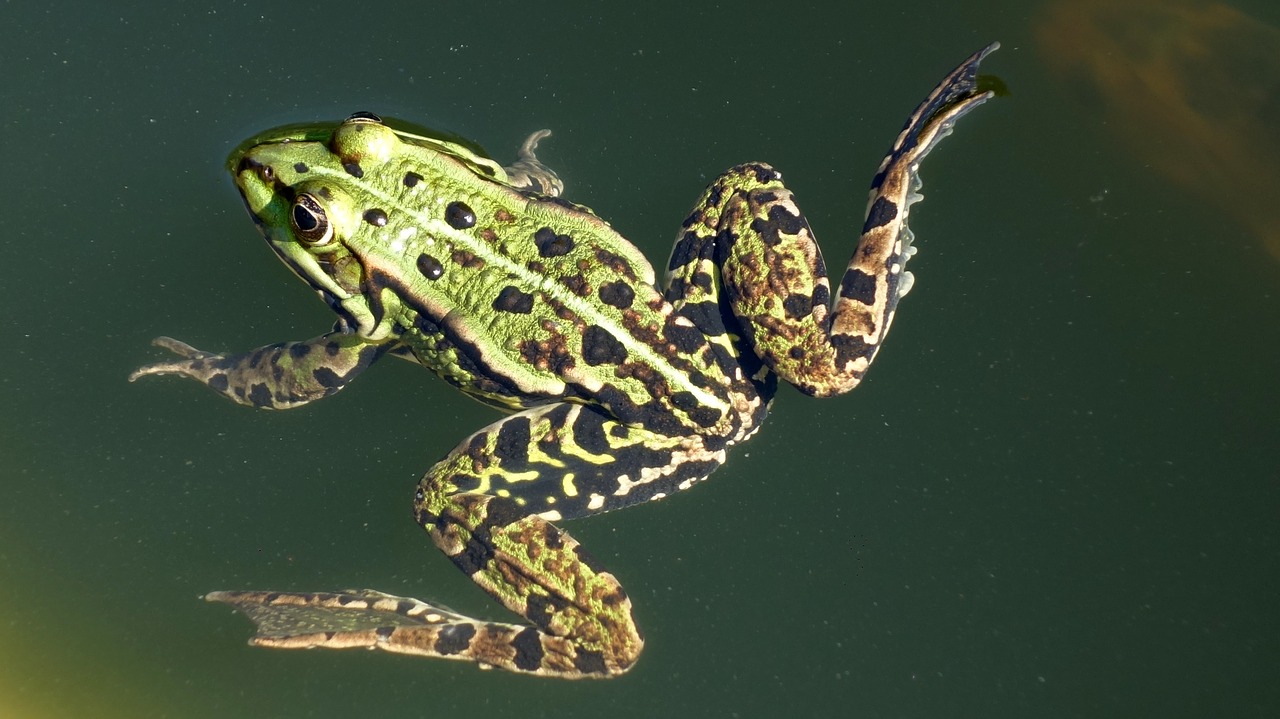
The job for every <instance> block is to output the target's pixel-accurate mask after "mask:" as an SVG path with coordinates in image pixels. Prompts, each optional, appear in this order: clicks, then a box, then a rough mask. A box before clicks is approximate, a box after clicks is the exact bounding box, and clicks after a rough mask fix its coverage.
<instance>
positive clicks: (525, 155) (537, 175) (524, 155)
mask: <svg viewBox="0 0 1280 719" xmlns="http://www.w3.org/2000/svg"><path fill="white" fill-rule="evenodd" d="M548 137H551V131H550V130H538V131H537V132H535V133H533V134H532V135H529V136H528V137H526V138H525V140H524V143H523V144H521V145H520V149H519V150H518V151H517V152H516V161H515V162H513V163H511V165H509V166H507V167H504V168H502V169H504V170H506V171H507V179H508V180H509V181H510V182H511V184H513V185H515V186H516V187H519V188H521V189H524V190H533V191H534V192H540V193H542V194H544V195H550V196H552V197H559V196H560V193H562V192H564V182H563V181H562V180H561V179H560V177H559V176H558V175H556V173H555V171H554V170H552V169H551V168H550V167H547V166H546V165H544V164H543V163H542V161H541V160H539V159H538V155H537V154H536V153H535V152H534V150H536V149H538V143H539V142H540V141H541V140H543V139H544V138H548Z"/></svg>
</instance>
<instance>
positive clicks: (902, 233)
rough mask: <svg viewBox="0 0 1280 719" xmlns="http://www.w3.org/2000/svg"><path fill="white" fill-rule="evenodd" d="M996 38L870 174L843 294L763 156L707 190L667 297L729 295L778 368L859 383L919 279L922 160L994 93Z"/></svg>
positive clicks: (830, 388)
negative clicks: (913, 265)
mask: <svg viewBox="0 0 1280 719" xmlns="http://www.w3.org/2000/svg"><path fill="white" fill-rule="evenodd" d="M997 47H998V45H992V46H990V47H988V48H985V49H983V50H982V51H980V52H978V53H976V54H974V55H973V56H972V57H970V58H969V59H968V60H966V61H965V62H964V63H963V64H961V65H960V67H958V68H956V69H955V70H954V71H952V72H951V74H949V75H948V76H947V77H946V78H944V79H943V81H942V83H941V84H939V85H938V87H936V88H935V89H934V90H933V92H931V93H930V94H929V96H928V97H927V98H925V100H924V102H923V103H921V104H920V106H919V107H918V108H916V110H915V112H914V113H913V114H912V115H911V117H910V118H909V119H908V121H907V123H906V126H905V127H904V128H903V130H902V132H901V134H899V135H898V138H897V140H896V141H895V142H894V144H893V147H892V149H891V150H890V151H889V154H888V155H887V156H886V157H885V159H884V162H883V163H881V165H880V170H879V172H878V173H877V174H876V176H875V179H874V180H873V181H872V184H871V193H870V201H869V202H868V206H867V217H866V222H865V224H864V226H863V230H862V237H861V239H860V241H859V243H858V247H857V249H856V250H855V252H854V254H853V258H852V259H851V260H850V261H849V264H848V267H847V268H846V270H845V273H844V277H843V279H842V280H841V282H840V287H839V292H838V294H837V295H836V297H835V298H834V303H833V302H832V299H833V298H832V297H831V288H830V283H829V281H828V279H827V270H826V266H825V264H824V263H823V261H822V254H821V252H820V251H819V249H818V245H817V242H816V241H815V240H814V238H813V233H812V231H811V230H810V228H809V222H808V221H807V220H806V219H805V217H804V215H803V214H802V213H801V212H800V210H799V208H798V207H797V206H796V203H795V200H794V199H793V197H792V195H791V192H790V190H788V189H787V188H786V187H785V186H784V185H783V184H782V176H781V175H780V174H778V172H776V171H775V170H774V169H773V168H771V167H769V166H768V165H764V164H750V165H742V166H739V167H735V168H733V169H731V170H729V171H728V172H726V173H724V174H723V175H721V176H720V177H719V178H717V179H716V180H715V181H713V182H712V183H711V185H710V187H708V188H707V191H706V192H705V193H704V194H703V196H702V198H701V199H700V200H699V202H698V204H697V205H695V209H694V211H693V213H692V214H691V215H690V216H689V218H688V219H687V220H686V221H685V225H684V231H683V234H682V235H681V237H680V239H679V240H678V241H677V242H676V246H675V248H674V250H673V252H672V256H671V262H670V264H669V288H668V291H667V297H668V299H670V300H672V301H682V302H684V303H690V302H702V301H705V300H706V299H707V298H709V297H713V296H715V294H716V292H721V293H723V296H724V297H726V298H727V300H728V305H729V306H730V307H731V309H732V311H733V314H734V315H735V316H736V317H737V320H738V324H739V326H740V327H741V328H742V331H743V333H744V334H745V340H746V341H747V342H748V343H749V344H750V345H751V348H752V350H753V352H754V353H755V354H756V355H757V356H759V357H760V358H761V359H762V360H763V361H764V363H765V364H766V365H767V366H768V367H769V368H770V369H772V370H773V371H774V372H777V373H778V375H779V376H780V377H782V378H783V379H785V380H787V381H788V382H791V383H792V384H794V385H795V386H796V387H798V388H799V389H800V390H802V391H804V392H806V393H808V394H812V395H815V396H830V395H835V394H841V393H844V392H847V391H849V390H851V389H853V388H854V387H855V386H856V385H857V384H858V383H859V382H860V381H861V380H862V377H863V375H864V373H865V372H866V370H867V367H868V366H869V365H870V364H871V361H872V360H873V359H874V358H875V355H876V353H877V352H878V351H879V349H880V347H881V345H882V343H883V341H884V338H885V335H886V334H887V333H888V331H889V325H890V324H891V322H892V321H893V316H894V312H895V310H896V309H897V305H898V300H899V299H900V298H901V297H902V296H903V295H905V294H906V293H907V291H908V290H910V288H911V283H912V277H911V274H910V273H909V272H907V271H906V270H905V266H906V262H907V260H908V259H909V258H910V257H911V255H913V254H914V252H915V248H913V247H912V246H911V241H912V234H911V230H910V229H909V228H908V227H907V212H908V209H909V208H910V206H911V204H912V203H914V202H916V201H917V200H919V199H920V195H919V194H917V192H916V190H918V189H919V186H920V178H919V174H918V171H919V167H920V162H921V161H922V160H923V159H924V157H925V155H927V154H928V153H929V151H930V150H932V149H933V148H934V146H936V145H937V143H938V142H939V141H940V140H941V139H942V138H943V137H945V136H946V135H948V134H950V132H951V129H952V126H953V125H954V124H955V122H956V120H957V119H958V118H959V117H961V116H962V115H964V114H965V113H967V112H969V111H970V110H972V109H973V108H975V107H977V106H978V105H980V104H981V103H983V102H984V101H986V100H987V99H988V98H990V97H991V96H992V93H991V92H985V91H979V89H978V83H977V70H978V64H979V63H980V62H981V61H982V59H983V58H984V57H985V56H986V55H987V54H988V53H990V52H991V51H993V50H995V49H996V48H997ZM717 284H719V285H720V286H719V287H717Z"/></svg>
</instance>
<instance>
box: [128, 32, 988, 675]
mask: <svg viewBox="0 0 1280 719" xmlns="http://www.w3.org/2000/svg"><path fill="white" fill-rule="evenodd" d="M994 48H995V46H994V45H993V46H992V47H990V48H987V49H985V50H983V51H981V52H979V53H977V54H975V55H974V56H973V57H971V58H969V59H968V60H966V61H965V63H964V64H962V65H961V66H960V67H959V68H957V69H956V70H955V71H954V72H952V73H951V74H950V75H949V76H947V78H945V79H944V80H943V82H942V83H941V84H940V85H939V86H938V87H937V88H936V89H935V90H934V91H933V93H931V94H930V95H929V97H928V98H927V99H926V100H925V102H924V103H923V104H922V105H921V106H920V107H919V108H918V109H917V110H916V112H915V113H914V114H913V115H912V116H911V118H910V119H909V121H908V123H907V125H906V127H905V128H904V129H903V131H902V133H901V134H900V135H899V136H898V139H897V140H896V142H895V143H894V146H893V149H892V150H891V151H890V153H889V155H888V156H887V157H886V158H885V160H884V163H883V164H882V165H881V167H880V170H879V172H878V174H877V175H876V178H875V180H874V181H873V183H872V189H871V200H870V202H869V204H868V213H867V219H866V223H865V225H864V227H863V232H862V235H861V238H860V240H859V243H858V247H857V249H856V250H855V252H854V256H853V258H852V260H851V261H850V263H849V265H848V267H847V268H846V270H845V272H844V274H843V278H842V279H841V282H840V284H839V286H838V288H837V290H836V292H835V294H834V296H833V294H832V289H831V286H830V283H829V282H828V279H827V275H826V268H825V266H824V264H823V261H822V257H821V254H820V252H819V250H818V246H817V244H816V243H815V241H814V239H813V236H812V233H811V231H810V229H809V224H808V222H807V221H806V220H805V218H804V215H803V214H802V213H801V212H800V210H799V209H798V208H797V206H796V204H795V201H794V199H793V198H792V196H791V193H790V192H789V191H788V190H787V189H786V188H785V187H784V186H783V184H782V178H781V176H780V175H779V174H778V173H777V172H776V171H775V170H773V169H772V168H770V167H769V166H767V165H763V164H748V165H742V166H739V167H735V168H733V169H731V170H729V171H727V172H725V173H724V174H723V175H721V176H720V177H719V178H717V179H716V180H714V181H713V182H712V183H711V185H710V186H709V187H708V188H707V190H706V192H705V193H704V194H703V196H702V198H701V199H699V201H698V203H697V204H696V205H695V207H694V210H693V212H692V213H691V214H690V215H689V217H688V218H687V219H686V220H685V222H684V225H683V229H682V231H681V235H680V237H679V238H678V239H677V242H676V244H675V247H674V249H673V252H672V255H671V259H670V262H669V264H668V278H667V283H666V290H665V292H662V291H659V289H658V288H657V284H656V281H655V277H654V273H653V269H652V267H651V266H650V265H649V263H648V262H647V261H646V260H645V258H644V257H643V256H642V255H641V254H640V253H639V251H637V250H636V249H635V248H634V247H633V246H632V245H631V244H630V243H628V242H627V241H626V240H625V239H623V238H622V237H620V236H619V235H618V234H617V233H615V232H614V231H613V229H612V228H610V227H609V225H608V224H606V223H605V222H604V221H602V220H601V219H600V218H598V217H597V216H596V215H595V214H594V213H592V212H591V211H590V210H587V209H586V208H582V207H579V206H576V205H573V204H572V203H569V202H567V201H565V200H562V199H561V198H560V197H559V196H558V195H559V193H560V191H561V189H562V187H563V186H562V185H561V183H560V181H559V178H557V177H556V176H555V173H553V172H551V171H550V170H549V169H548V168H546V167H545V166H544V165H542V164H541V163H540V162H539V161H538V160H537V157H536V156H535V154H534V150H535V148H536V145H537V142H538V140H540V139H542V138H543V137H545V136H546V134H547V133H546V132H545V131H543V132H540V133H535V134H534V135H533V136H531V137H530V138H529V139H528V140H527V141H526V143H525V145H524V146H523V147H522V148H521V151H520V157H519V161H518V162H517V163H516V164H515V165H513V166H511V167H508V168H501V167H498V166H497V165H496V164H494V163H493V162H492V161H490V160H488V159H487V158H483V157H481V156H479V155H476V154H475V153H473V152H471V151H470V150H468V149H466V148H465V147H463V146H461V145H459V144H455V143H450V142H445V141H440V140H435V139H431V138H424V137H420V136H416V135H411V134H408V133H406V132H403V131H395V130H393V129H391V128H389V127H388V126H387V125H385V124H383V123H382V122H381V121H380V120H378V119H377V118H376V117H374V116H372V115H368V114H366V113H360V114H357V115H355V116H353V117H352V118H350V119H348V120H347V121H346V122H344V123H342V124H340V125H338V126H337V127H336V128H317V127H311V128H282V129H280V130H277V131H273V132H270V133H266V134H264V135H262V136H259V137H258V138H255V139H254V140H253V141H251V142H249V143H246V145H244V146H242V148H241V149H240V150H237V152H236V153H234V154H233V155H232V158H231V161H230V166H231V169H232V171H233V173H234V174H235V177H236V181H237V184H238V185H239V188H240V190H241V192H242V194H243V195H244V198H245V203H246V205H247V206H248V208H249V211H250V213H251V215H253V217H254V219H255V221H256V222H257V224H258V226H259V229H260V230H261V231H262V233H263V234H264V236H265V237H266V239H267V241H268V243H269V244H270V245H271V247H272V248H273V249H274V250H275V252H276V253H277V255H278V256H279V257H280V258H281V260H282V261H284V262H285V263H286V264H287V265H288V266H289V267H291V268H292V269H293V270H294V272H295V273H297V274H298V275H299V276H300V277H301V278H303V279H304V280H306V281H307V282H308V283H309V284H310V285H311V286H312V287H313V288H314V289H315V290H316V291H317V292H318V293H319V294H320V296H321V297H322V298H323V299H324V300H325V301H326V302H327V303H328V304H329V306H330V307H331V308H332V309H333V310H334V311H335V312H336V313H337V315H338V322H337V324H336V325H335V327H334V329H333V331H332V332H330V333H328V334H325V335H322V336H320V337H317V338H315V339H312V340H307V341H304V342H293V343H285V344H279V345H271V346H268V347H262V348H259V349H256V350H253V351H251V352H247V353H243V354H236V355H219V354H212V353H206V352H201V351H199V350H196V349H195V348H192V347H190V346H188V345H185V344H183V343H181V342H178V341H176V340H172V339H169V338H160V339H159V340H157V344H159V345H160V346H162V347H164V348H166V349H169V350H171V351H173V352H175V353H176V354H178V355H180V356H181V357H182V358H183V359H178V360H173V361H169V362H162V363H157V364H153V365H149V366H146V367H143V368H141V369H139V370H137V371H136V372H134V374H133V375H132V376H131V377H130V379H131V380H132V379H136V378H138V377H140V376H144V375H151V374H177V375H183V376H187V377H191V378H193V379H196V380H197V381H200V382H202V383H204V384H205V385H207V386H209V387H210V388H212V389H214V390H216V391H218V392H220V393H221V394H223V395H225V396H226V397H228V398H230V399H232V400H234V401H236V402H238V403H240V404H245V405H249V406H254V407H262V408H274V409H283V408H288V407H295V406H298V405H302V404H306V403H307V402H311V401H314V400H316V399H319V398H321V397H325V396H328V395H330V394H333V393H334V392H337V391H338V390H339V389H341V388H342V387H344V386H346V384H347V383H349V382H350V381H351V380H352V379H354V378H355V377H356V376H357V375H358V374H360V373H361V372H362V371H363V370H364V369H365V368H367V367H368V366H370V365H371V364H372V363H373V362H374V361H375V360H377V359H378V358H380V357H381V356H382V355H383V354H386V353H391V354H394V355H396V356H399V357H402V358H405V359H410V360H413V361H415V362H418V363H420V364H422V365H423V366H425V367H427V368H428V369H431V370H432V371H434V372H435V373H436V374H438V375H440V376H441V377H443V378H444V379H445V380H446V381H448V382H449V383H451V384H453V385H454V386H456V387H458V388H459V389H461V390H462V391H463V392H466V393H467V394H469V395H471V396H473V397H476V398H477V399H480V400H482V401H484V402H487V403H489V404H492V405H495V406H497V407H500V408H503V409H505V410H508V411H510V412H512V414H509V415H508V416H506V417H504V418H503V419H501V420H499V421H497V422H494V423H493V424H491V425H489V426H488V427H485V428H484V429H482V430H480V431H479V432H477V433H475V434H474V435H472V436H471V437H469V438H467V439H466V440H464V441H463V442H462V443H461V444H459V445H458V446H457V447H456V448H455V449H454V450H453V451H452V452H450V453H449V454H448V455H447V456H446V457H445V458H444V459H442V460H441V461H440V462H438V463H437V464H436V465H434V466H433V467H432V468H431V469H430V470H428V472H427V473H426V475H425V476H424V477H423V478H422V480H421V481H420V482H419V484H418V489H417V492H416V494H415V498H414V512H415V516H416V518H417V521H418V523H419V524H420V525H422V527H423V528H425V529H426V530H427V531H428V533H429V534H430V536H431V538H432V539H433V541H434V542H435V544H436V546H438V547H439V548H440V549H441V550H442V551H443V552H444V553H445V554H446V555H447V556H448V557H449V558H451V559H452V560H453V561H454V563H455V564H456V565H457V566H458V567H459V568H460V569H461V570H462V571H463V572H465V573H466V574H467V575H468V576H470V577H471V578H472V580H473V581H475V582H476V584H478V585H479V586H480V587H482V588H483V589H484V590H485V591H487V592H488V593H489V594H490V595H492V596H493V597H494V598H495V599H497V600H498V601H499V602H501V603H502V604H503V605H504V606H506V607H507V608H508V609H510V610H511V611H513V612H515V613H516V614H518V615H520V616H521V617H523V618H524V620H525V623H519V624H505V623H494V622H485V621H481V620H478V619H472V618H470V617H465V616H462V615H459V614H456V613H453V612H449V611H446V610H444V609H441V608H439V607H435V606H432V605H430V604H427V603H424V602H420V601H418V600H415V599H408V598H402V597H393V596H390V595H385V594H381V593H378V592H373V591H371V590H351V591H346V592H339V593H321V594H315V593H297V592H213V593H211V594H209V595H208V596H207V598H208V599H209V600H211V601H219V602H226V603H229V604H232V605H233V606H236V607H238V608H240V609H241V610H242V611H244V612H245V613H246V614H248V615H249V616H250V618H252V619H253V620H254V621H255V622H256V623H257V624H258V634H257V636H256V637H255V638H254V640H253V643H255V644H257V645H261V646H272V647H284V648H299V647H317V646H318V647H329V648H347V647H367V648H377V649H382V650H385V651H391V652H398V653H405V654H414V655H420V656H435V657H444V658H453V659H466V660H470V661H474V662H477V663H479V664H481V665H482V666H491V667H499V668H503V669H507V670H511V671H517V672H526V673H531V674H539V675H545V676H555V677H564V678H577V677H604V676H612V675H616V674H619V673H621V672H625V671H626V670H627V669H629V668H630V667H631V666H632V664H633V663H634V662H635V661H636V658H637V657H638V655H639V653H640V650H641V647H642V646H643V640H642V639H641V637H640V633H639V630H638V629H637V627H636V625H635V623H634V621H633V619H632V616H631V603H630V600H629V599H628V597H627V595H626V593H625V592H624V591H623V589H622V587H621V585H620V584H619V583H618V581H617V579H616V578H614V576H613V575H612V574H610V573H609V572H607V571H605V570H604V569H603V568H601V567H600V566H599V565H598V564H597V563H596V562H594V561H593V560H592V559H591V558H590V556H589V555H587V554H586V553H585V552H584V551H583V550H582V548H580V547H579V546H578V543H577V542H576V541H574V540H573V539H572V538H571V537H570V536H569V535H567V534H565V533H564V532H563V531H562V530H561V529H559V528H558V527H557V526H556V525H555V524H553V522H558V521H561V520H568V519H573V518H575V517H581V516H586V515H590V514H595V513H599V512H604V511H609V510H613V509H618V508H621V507H625V506H628V505H631V504H634V503H637V502H642V501H646V500H651V499H659V498H661V497H664V496H666V495H668V494H671V493H673V492H676V491H678V490H681V489H685V488H688V487H689V486H691V485H692V484H694V483H695V482H698V481H700V480H702V479H704V478H705V477H707V476H708V475H709V474H710V473H711V472H712V471H714V470H715V469H716V468H717V467H719V466H720V464H722V463H723V462H724V460H725V455H726V451H727V449H728V448H729V447H732V446H734V445H736V444H738V443H740V442H742V441H744V440H745V439H747V438H749V437H750V436H751V435H752V434H753V433H754V432H755V431H756V430H757V429H758V428H759V425H760V423H761V422H762V421H763V420H764V417H765V414H766V412H767V409H768V404H769V401H770V400H771V398H772V396H773V392H774V389H775V387H776V381H777V378H778V377H780V378H782V379H783V380H786V381H788V382H790V383H792V384H794V385H795V386H797V387H799V388H800V389H801V390H803V391H804V392H806V393H808V394H811V395H815V396H829V395H835V394H840V393H842V392H847V391H848V390H850V389H852V388H853V387H854V386H856V385H857V384H858V382H859V381H860V380H861V379H862V377H863V374H864V373H865V371H866V369H867V366H868V365H869V364H870V363H871V361H872V359H873V358H874V357H875V354H876V352H877V351H878V350H879V348H880V346H881V343H882V342H883V340H884V337H885V333H886V332H887V331H888V328H889V324H890V322H891V321H892V319H893V314H894V311H895V309H896V306H897V302H898V299H899V298H900V297H901V296H902V295H903V294H905V293H906V291H907V290H908V289H909V288H910V282H911V275H910V274H909V273H907V272H906V271H905V269H904V266H905V263H906V261H907V259H908V258H909V257H910V255H911V254H912V252H913V250H912V248H911V247H910V240H911V234H910V231H909V230H908V229H907V226H906V218H907V211H908V208H909V206H910V205H911V203H912V202H914V201H915V200H916V199H918V196H917V195H915V194H914V193H915V189H916V188H917V186H918V184H919V180H918V176H917V169H918V165H919V162H920V161H921V159H922V158H923V157H924V156H925V154H927V153H928V152H929V150H930V149H932V147H933V146H934V145H935V144H936V143H937V142H938V141H939V140H940V139H941V138H942V137H943V136H945V135H946V134H948V133H949V132H950V130H951V127H952V124H953V123H954V122H955V120H956V119H957V118H959V117H960V116H961V115H963V114H964V113H966V112H968V111H969V110H971V109H972V108H974V107H976V106H977V105H978V104H980V103H982V102H983V101H985V100H986V99H987V98H988V97H989V96H990V93H987V92H980V91H979V89H978V88H977V84H976V79H975V78H976V72H977V67H978V64H979V62H981V60H982V58H983V57H985V55H986V54H987V53H988V52H990V51H991V50H993V49H994Z"/></svg>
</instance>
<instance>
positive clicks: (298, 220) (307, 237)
mask: <svg viewBox="0 0 1280 719" xmlns="http://www.w3.org/2000/svg"><path fill="white" fill-rule="evenodd" d="M289 219H290V221H291V222H293V231H294V232H295V233H296V234H297V236H298V239H299V240H301V241H302V242H305V243H306V244H308V245H311V246H313V247H318V246H320V245H325V244H328V243H329V240H331V239H333V225H332V224H331V223H330V222H329V216H328V215H327V214H326V213H325V211H324V207H322V206H321V205H320V203H319V202H317V201H316V198H314V197H312V196H311V195H308V194H301V195H298V197H297V199H295V200H294V201H293V210H292V211H290V213H289Z"/></svg>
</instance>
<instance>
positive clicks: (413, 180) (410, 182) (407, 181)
mask: <svg viewBox="0 0 1280 719" xmlns="http://www.w3.org/2000/svg"><path fill="white" fill-rule="evenodd" d="M419 182H422V175H419V174H418V173H416V172H406V173H404V186H405V187H417V186H418V183H419Z"/></svg>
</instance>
